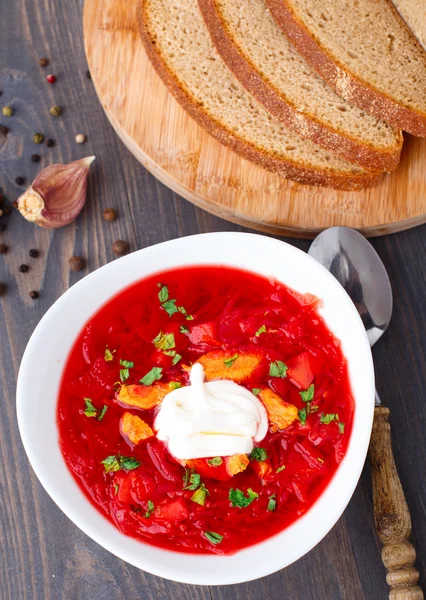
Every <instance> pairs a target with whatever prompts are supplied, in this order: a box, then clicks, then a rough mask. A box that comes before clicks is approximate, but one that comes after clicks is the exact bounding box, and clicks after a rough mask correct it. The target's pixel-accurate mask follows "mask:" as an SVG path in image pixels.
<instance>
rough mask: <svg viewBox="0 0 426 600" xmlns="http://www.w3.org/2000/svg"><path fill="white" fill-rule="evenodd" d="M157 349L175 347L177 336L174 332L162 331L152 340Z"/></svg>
mask: <svg viewBox="0 0 426 600" xmlns="http://www.w3.org/2000/svg"><path fill="white" fill-rule="evenodd" d="M152 343H153V344H154V346H155V347H156V348H157V350H163V351H164V350H170V349H171V348H174V347H175V336H174V335H173V333H163V332H162V331H160V333H159V334H158V335H157V336H156V337H155V338H154V339H153V340H152Z"/></svg>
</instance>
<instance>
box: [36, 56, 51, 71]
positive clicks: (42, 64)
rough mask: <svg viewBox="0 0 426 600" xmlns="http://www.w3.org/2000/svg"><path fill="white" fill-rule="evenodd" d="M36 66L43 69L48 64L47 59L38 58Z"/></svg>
mask: <svg viewBox="0 0 426 600" xmlns="http://www.w3.org/2000/svg"><path fill="white" fill-rule="evenodd" d="M38 64H39V65H40V67H41V68H42V69H44V68H45V67H47V65H48V64H49V60H48V59H47V58H39V61H38Z"/></svg>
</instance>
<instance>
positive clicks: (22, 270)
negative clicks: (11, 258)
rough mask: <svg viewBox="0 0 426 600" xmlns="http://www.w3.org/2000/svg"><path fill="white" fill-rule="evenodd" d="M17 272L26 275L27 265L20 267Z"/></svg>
mask: <svg viewBox="0 0 426 600" xmlns="http://www.w3.org/2000/svg"><path fill="white" fill-rule="evenodd" d="M19 270H20V271H21V273H26V272H27V271H28V265H21V266H20V267H19Z"/></svg>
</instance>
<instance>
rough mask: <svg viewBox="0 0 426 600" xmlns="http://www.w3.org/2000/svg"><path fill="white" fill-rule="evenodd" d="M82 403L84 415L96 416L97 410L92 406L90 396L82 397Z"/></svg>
mask: <svg viewBox="0 0 426 600" xmlns="http://www.w3.org/2000/svg"><path fill="white" fill-rule="evenodd" d="M84 403H85V405H86V408H85V409H84V414H85V415H86V417H96V416H97V414H98V410H97V409H96V408H95V407H94V406H93V404H92V401H91V399H90V398H84Z"/></svg>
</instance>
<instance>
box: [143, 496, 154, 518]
mask: <svg viewBox="0 0 426 600" xmlns="http://www.w3.org/2000/svg"><path fill="white" fill-rule="evenodd" d="M154 510H155V506H154V502H153V501H152V500H148V510H147V511H146V513H145V519H149V517H150V516H151V515H152V513H153V512H154Z"/></svg>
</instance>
